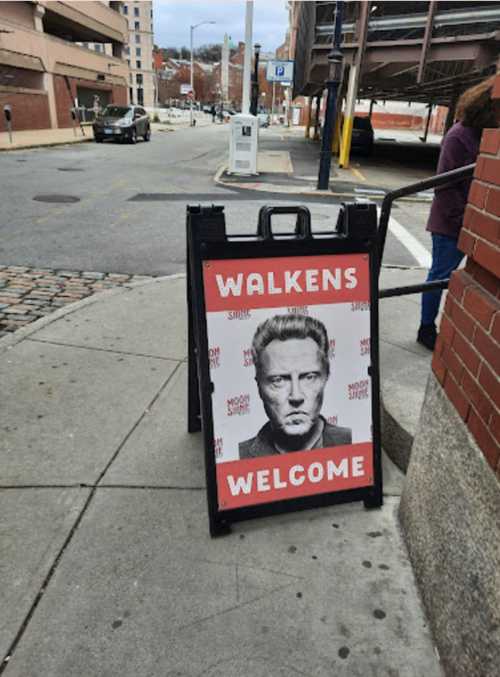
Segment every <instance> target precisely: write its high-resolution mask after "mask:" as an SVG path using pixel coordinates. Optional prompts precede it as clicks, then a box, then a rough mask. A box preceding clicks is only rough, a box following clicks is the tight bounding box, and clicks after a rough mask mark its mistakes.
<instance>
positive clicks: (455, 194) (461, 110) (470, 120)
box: [417, 76, 500, 350]
mask: <svg viewBox="0 0 500 677" xmlns="http://www.w3.org/2000/svg"><path fill="white" fill-rule="evenodd" d="M494 79H495V77H494V76H493V77H491V78H488V79H487V80H485V81H483V82H481V83H480V84H478V85H475V86H474V87H471V88H470V89H468V90H467V91H465V92H464V93H463V94H462V96H461V97H460V99H459V101H458V104H457V110H456V122H455V124H454V125H453V126H452V127H451V128H450V130H449V131H448V132H447V134H446V135H445V137H444V139H443V142H442V144H441V152H440V155H439V161H438V167H437V173H438V174H441V173H443V172H448V171H451V170H452V169H457V168H458V167H464V166H465V165H469V164H472V163H474V162H475V161H476V158H477V155H478V153H479V145H480V142H481V133H482V131H483V129H485V128H491V127H493V128H495V127H498V126H499V124H500V106H499V104H498V102H495V101H493V100H492V98H491V94H492V89H493V83H494ZM471 183H472V178H468V179H464V180H463V181H457V182H455V183H451V184H448V185H445V186H441V187H439V188H436V189H435V191H434V199H433V201H432V205H431V211H430V215H429V219H428V222H427V230H428V231H430V232H431V235H432V263H431V268H430V270H429V273H428V275H427V281H428V282H432V281H435V280H445V279H447V278H448V277H449V276H450V275H451V273H452V272H453V271H454V270H456V268H458V266H459V265H460V262H461V261H462V259H463V257H464V255H463V253H462V252H461V251H460V250H459V249H458V247H457V243H458V237H459V235H460V230H461V228H462V222H463V218H464V212H465V207H466V205H467V196H468V193H469V189H470V186H471ZM441 295H442V291H441V290H440V289H437V290H435V291H429V292H425V293H424V294H422V311H421V322H420V327H419V329H418V334H417V341H418V343H421V344H422V345H423V346H425V347H426V348H428V349H429V350H434V345H435V343H436V338H437V329H436V318H437V315H438V312H439V305H440V302H441Z"/></svg>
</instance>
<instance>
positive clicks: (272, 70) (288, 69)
mask: <svg viewBox="0 0 500 677" xmlns="http://www.w3.org/2000/svg"><path fill="white" fill-rule="evenodd" d="M266 78H267V80H268V81H269V82H287V83H289V82H292V81H293V61H268V62H267V73H266Z"/></svg>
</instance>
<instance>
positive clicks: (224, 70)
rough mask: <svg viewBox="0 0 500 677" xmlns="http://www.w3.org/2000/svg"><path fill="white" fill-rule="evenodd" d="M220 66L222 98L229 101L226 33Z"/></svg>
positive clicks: (227, 36) (227, 42)
mask: <svg viewBox="0 0 500 677" xmlns="http://www.w3.org/2000/svg"><path fill="white" fill-rule="evenodd" d="M220 67H221V71H220V79H221V83H220V84H221V89H222V98H223V100H224V102H225V103H227V102H228V101H229V35H228V34H227V33H226V34H225V35H224V43H223V45H222V59H221V66H220Z"/></svg>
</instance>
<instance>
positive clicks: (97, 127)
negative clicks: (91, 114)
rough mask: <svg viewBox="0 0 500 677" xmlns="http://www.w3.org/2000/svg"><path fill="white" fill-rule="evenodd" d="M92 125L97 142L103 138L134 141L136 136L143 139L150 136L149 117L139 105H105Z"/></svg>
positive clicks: (146, 139) (145, 139) (147, 139)
mask: <svg viewBox="0 0 500 677" xmlns="http://www.w3.org/2000/svg"><path fill="white" fill-rule="evenodd" d="M92 126H93V128H94V138H95V140H96V141H97V143H102V142H103V141H104V139H119V140H120V141H128V142H129V143H136V141H137V137H138V136H142V137H143V139H144V141H149V139H150V138H151V125H150V122H149V117H148V114H147V113H146V111H145V110H144V108H141V106H106V108H105V109H104V111H103V113H102V115H100V116H99V117H98V118H97V119H96V121H95V122H94V124H93V125H92Z"/></svg>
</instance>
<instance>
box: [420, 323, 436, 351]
mask: <svg viewBox="0 0 500 677" xmlns="http://www.w3.org/2000/svg"><path fill="white" fill-rule="evenodd" d="M436 339H437V331H436V325H435V324H421V325H420V327H419V328H418V334H417V341H418V343H421V344H422V345H423V346H425V347H426V348H427V349H428V350H434V346H435V345H436Z"/></svg>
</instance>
